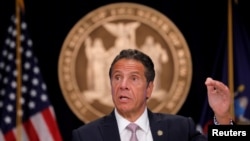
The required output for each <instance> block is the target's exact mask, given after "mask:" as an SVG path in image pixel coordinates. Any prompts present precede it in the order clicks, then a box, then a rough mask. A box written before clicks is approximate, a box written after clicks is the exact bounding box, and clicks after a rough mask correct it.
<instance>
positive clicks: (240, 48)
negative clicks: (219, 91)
mask: <svg viewBox="0 0 250 141" xmlns="http://www.w3.org/2000/svg"><path fill="white" fill-rule="evenodd" d="M237 6H238V5H237V4H232V9H233V12H232V13H233V23H232V24H233V72H234V73H233V77H234V82H233V84H234V116H235V121H236V123H238V124H250V104H249V102H250V75H249V74H250V39H249V37H250V36H249V33H247V32H246V29H245V26H244V23H243V22H242V21H241V19H240V15H239V12H238V9H237V8H238V7H237ZM215 61H216V62H215V64H214V65H215V66H214V71H213V73H212V75H211V76H212V77H213V78H215V79H218V80H221V81H222V82H223V83H225V84H226V85H228V63H229V61H228V47H227V32H223V33H222V38H221V44H220V46H219V48H218V51H217V58H216V59H215ZM213 116H214V113H213V111H212V109H211V108H210V107H209V105H208V100H207V99H206V101H205V104H204V107H203V111H202V115H201V118H200V121H199V123H198V126H197V128H198V130H200V131H201V132H203V133H204V134H207V129H208V125H209V124H213Z"/></svg>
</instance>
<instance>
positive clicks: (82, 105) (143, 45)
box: [58, 2, 192, 123]
mask: <svg viewBox="0 0 250 141" xmlns="http://www.w3.org/2000/svg"><path fill="white" fill-rule="evenodd" d="M124 48H137V49H140V50H141V51H143V52H145V53H146V54H148V55H149V56H150V57H151V58H152V60H153V62H154V64H155V71H156V78H155V82H154V83H155V88H154V90H153V94H152V97H151V98H150V99H149V100H148V106H149V108H150V109H151V110H152V111H154V112H162V113H172V114H175V113H177V112H178V110H179V109H180V108H181V106H182V104H183V103H184V101H185V99H186V97H187V94H188V91H189V88H190V84H191V78H192V61H191V55H190V52H189V48H188V45H187V43H186V41H185V39H184V37H183V35H182V33H181V32H180V31H179V30H178V28H177V27H176V26H175V25H174V24H173V22H172V21H171V20H169V19H168V18H167V17H166V16H165V15H163V14H161V13H160V12H158V11H157V10H155V9H153V8H150V7H148V6H145V5H141V4H136V3H127V2H125V3H113V4H108V5H104V6H102V7H100V8H97V9H96V10H93V11H92V12H90V13H89V14H87V15H86V16H84V17H83V18H82V19H80V20H79V21H78V22H77V23H76V24H75V25H74V27H73V28H72V29H71V31H70V32H69V34H68V35H67V37H66V39H65V41H64V43H63V46H62V49H61V53H60V56H59V62H58V66H59V67H58V73H59V82H60V87H61V90H62V93H63V96H64V98H65V100H66V102H67V104H68V105H69V107H70V108H71V110H72V111H73V112H74V113H75V114H76V116H77V117H78V118H79V119H80V120H82V121H83V122H85V123H88V122H90V121H92V120H94V119H97V118H99V117H102V116H104V115H105V114H108V113H109V112H111V111H112V109H113V102H112V98H111V92H110V85H109V84H110V82H109V77H108V70H109V67H110V64H111V61H112V60H113V59H114V57H115V56H116V55H117V54H118V53H119V51H120V50H121V49H124Z"/></svg>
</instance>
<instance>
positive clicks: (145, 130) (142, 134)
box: [115, 108, 153, 141]
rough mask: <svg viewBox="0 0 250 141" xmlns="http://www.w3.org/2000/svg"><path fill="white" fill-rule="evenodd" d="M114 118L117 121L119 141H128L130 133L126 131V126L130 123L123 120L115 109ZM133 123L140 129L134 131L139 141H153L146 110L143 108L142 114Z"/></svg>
mask: <svg viewBox="0 0 250 141" xmlns="http://www.w3.org/2000/svg"><path fill="white" fill-rule="evenodd" d="M115 117H116V120H117V124H118V129H119V133H120V138H121V141H129V139H130V137H131V134H132V132H131V131H130V130H128V129H126V126H127V125H128V124H129V123H130V121H128V120H127V119H125V118H123V117H122V116H121V115H120V114H119V113H118V112H117V109H115ZM134 123H136V124H137V125H138V126H139V127H140V129H139V130H137V131H136V136H137V138H138V140H139V141H153V137H152V134H151V130H150V125H149V120H148V111H147V108H145V110H144V112H143V114H142V115H141V116H140V117H139V118H138V119H137V120H136V121H135V122H134Z"/></svg>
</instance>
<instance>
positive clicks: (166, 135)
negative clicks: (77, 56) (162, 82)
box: [72, 110, 207, 141]
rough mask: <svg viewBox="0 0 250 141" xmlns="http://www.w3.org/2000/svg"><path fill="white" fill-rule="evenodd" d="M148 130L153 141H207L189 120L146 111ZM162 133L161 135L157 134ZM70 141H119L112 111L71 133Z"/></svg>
mask: <svg viewBox="0 0 250 141" xmlns="http://www.w3.org/2000/svg"><path fill="white" fill-rule="evenodd" d="M148 116H149V122H150V129H151V132H152V136H153V140H154V141H207V139H206V137H205V136H203V135H201V134H200V132H197V131H196V127H195V123H194V122H193V120H192V119H191V118H187V117H183V116H179V115H170V114H160V113H152V112H151V111H150V110H148ZM159 131H162V133H163V134H162V135H161V134H159ZM72 141H120V135H119V131H118V125H117V122H116V118H115V114H114V111H113V112H112V113H111V114H109V115H107V116H104V117H103V118H100V119H98V120H96V121H93V122H90V123H89V124H86V125H83V126H81V127H79V128H78V129H75V130H73V132H72Z"/></svg>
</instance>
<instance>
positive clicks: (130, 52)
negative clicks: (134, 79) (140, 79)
mask: <svg viewBox="0 0 250 141" xmlns="http://www.w3.org/2000/svg"><path fill="white" fill-rule="evenodd" d="M121 59H133V60H136V61H139V62H141V63H142V64H143V66H144V67H145V70H146V72H145V76H146V79H147V82H148V83H149V82H151V81H154V78H155V70H154V63H153V61H152V59H151V58H150V57H149V56H148V55H147V54H145V53H143V52H141V51H139V50H137V49H124V50H121V51H120V53H119V54H118V55H117V56H116V57H115V58H114V60H113V62H112V63H111V66H110V68H109V78H111V74H112V70H113V66H114V64H115V63H116V62H117V61H119V60H121Z"/></svg>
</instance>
